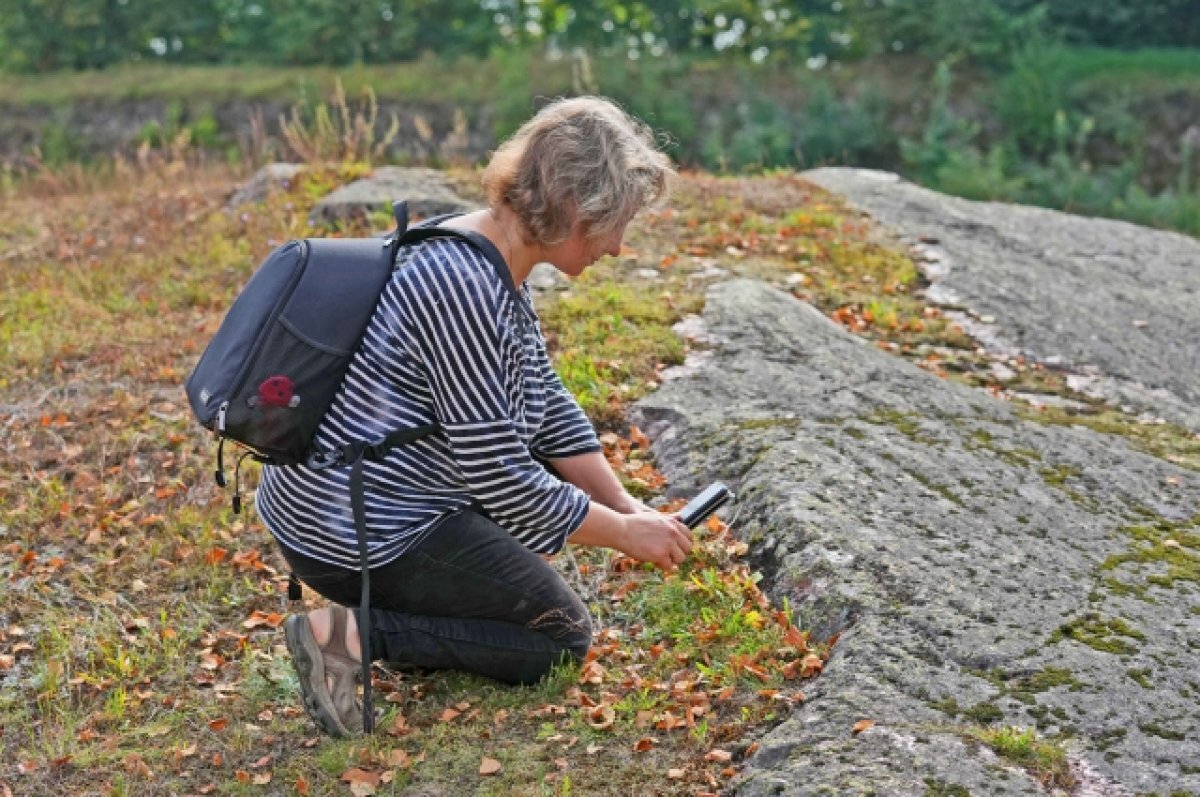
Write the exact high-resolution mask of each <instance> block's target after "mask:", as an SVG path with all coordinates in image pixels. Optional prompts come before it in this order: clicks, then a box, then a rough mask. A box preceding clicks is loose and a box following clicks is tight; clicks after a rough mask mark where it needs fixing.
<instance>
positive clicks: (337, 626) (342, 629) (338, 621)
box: [321, 604, 354, 661]
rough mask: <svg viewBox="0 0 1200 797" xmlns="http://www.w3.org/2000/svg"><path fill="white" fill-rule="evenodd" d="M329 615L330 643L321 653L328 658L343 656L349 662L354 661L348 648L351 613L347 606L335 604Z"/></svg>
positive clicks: (326, 644) (327, 643)
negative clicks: (347, 622)
mask: <svg viewBox="0 0 1200 797" xmlns="http://www.w3.org/2000/svg"><path fill="white" fill-rule="evenodd" d="M329 614H330V632H329V641H328V642H326V643H325V647H324V648H322V649H321V652H322V653H323V654H325V655H326V656H341V657H343V658H345V659H347V660H348V661H354V657H353V656H351V655H350V649H349V648H348V647H346V616H347V615H348V614H349V612H348V611H347V610H346V607H345V606H341V605H339V604H333V605H332V606H331V607H330V613H329Z"/></svg>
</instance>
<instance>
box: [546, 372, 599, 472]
mask: <svg viewBox="0 0 1200 797" xmlns="http://www.w3.org/2000/svg"><path fill="white" fill-rule="evenodd" d="M542 381H543V384H545V386H546V417H545V418H544V419H543V420H542V425H541V428H539V429H538V431H537V434H535V435H534V437H533V442H532V444H531V445H530V447H531V448H532V449H533V451H534V452H535V453H536V454H537V455H538V456H539V457H541V458H542V459H560V458H563V457H573V456H575V455H576V454H586V453H588V452H590V451H602V450H603V449H602V448H601V446H600V441H599V440H597V439H596V431H595V429H593V428H592V423H591V421H589V420H588V418H587V416H586V415H584V414H583V410H582V409H581V408H580V407H579V402H577V401H576V400H575V397H574V396H572V395H571V391H569V390H567V388H566V386H565V385H564V384H563V383H562V380H561V379H559V377H558V374H556V373H555V372H554V368H553V367H552V366H551V365H550V358H549V357H546V356H544V350H543V359H542Z"/></svg>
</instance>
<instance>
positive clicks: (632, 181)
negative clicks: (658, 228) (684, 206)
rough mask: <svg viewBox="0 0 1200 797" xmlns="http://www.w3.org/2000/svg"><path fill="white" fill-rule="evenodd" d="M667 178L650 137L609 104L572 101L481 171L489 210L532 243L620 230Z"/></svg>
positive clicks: (539, 118) (666, 165)
mask: <svg viewBox="0 0 1200 797" xmlns="http://www.w3.org/2000/svg"><path fill="white" fill-rule="evenodd" d="M671 174H673V169H672V167H671V162H670V160H669V159H668V158H667V156H666V155H665V154H663V153H662V152H660V151H659V150H658V148H657V147H656V146H655V141H654V134H653V132H652V131H651V130H650V128H649V127H647V126H646V125H645V124H644V123H642V122H640V121H638V120H636V119H634V118H633V117H631V116H629V115H628V114H626V113H625V112H624V111H623V110H621V109H620V108H619V107H617V105H616V104H615V103H613V102H612V101H611V100H607V99H603V98H600V97H576V98H572V99H563V100H556V101H555V102H552V103H550V104H549V105H547V106H546V107H544V108H542V110H541V111H539V112H538V113H537V115H536V116H534V117H533V118H532V119H530V120H529V121H527V122H526V123H525V124H523V125H522V126H521V128H520V129H519V130H518V131H517V132H516V133H515V134H513V136H512V138H510V139H508V140H507V141H505V142H504V143H503V144H501V145H500V148H499V149H498V150H497V151H496V153H495V155H493V156H492V160H491V163H489V164H488V167H487V169H485V170H484V173H483V187H484V190H485V191H486V192H487V198H488V204H489V205H491V207H492V208H499V207H502V206H507V207H508V208H509V209H510V210H512V211H513V213H515V214H516V217H517V218H518V219H519V220H520V222H521V224H522V226H523V227H524V229H525V232H526V234H527V235H528V236H530V237H531V238H532V239H533V242H535V243H538V244H545V245H554V244H558V243H561V242H562V241H564V240H566V238H567V237H568V236H569V235H570V234H571V231H572V228H573V227H574V226H575V225H576V224H579V225H580V226H581V227H582V228H583V230H584V232H585V233H586V235H587V236H589V237H603V236H609V235H612V234H614V233H616V232H618V231H620V230H623V229H624V227H625V225H626V224H628V223H629V220H630V219H632V218H633V216H634V215H635V214H636V213H637V212H638V211H640V210H641V209H643V208H644V207H646V206H647V205H649V204H650V203H652V202H654V201H655V200H656V199H658V198H659V197H661V196H662V195H663V194H664V193H666V190H667V181H668V179H669V178H670V176H671Z"/></svg>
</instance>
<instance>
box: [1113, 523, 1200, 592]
mask: <svg viewBox="0 0 1200 797" xmlns="http://www.w3.org/2000/svg"><path fill="white" fill-rule="evenodd" d="M1198 528H1200V515H1198V516H1196V517H1193V518H1191V519H1189V520H1185V521H1182V522H1172V521H1169V520H1166V519H1164V518H1157V519H1155V520H1154V521H1153V522H1151V523H1142V524H1137V525H1132V526H1126V527H1124V528H1123V529H1122V531H1124V532H1125V533H1126V534H1128V535H1129V536H1130V537H1132V538H1133V540H1134V541H1135V545H1134V546H1133V547H1131V548H1130V550H1128V551H1125V552H1123V553H1118V554H1113V555H1112V556H1109V557H1108V558H1107V559H1105V560H1104V561H1103V562H1102V563H1101V564H1100V570H1101V571H1106V570H1115V569H1117V568H1119V567H1121V566H1122V565H1126V564H1135V565H1151V566H1154V567H1155V568H1156V569H1157V570H1158V572H1155V573H1153V574H1152V575H1148V576H1146V578H1145V580H1144V582H1143V583H1141V584H1136V583H1134V584H1131V583H1128V582H1124V581H1120V580H1118V579H1116V578H1110V579H1108V580H1107V581H1106V582H1105V583H1106V585H1107V586H1109V587H1110V589H1111V590H1112V591H1113V592H1115V593H1117V594H1127V593H1133V594H1136V595H1137V596H1138V597H1141V598H1144V599H1147V600H1148V599H1149V598H1148V596H1147V594H1146V592H1147V585H1154V586H1157V587H1162V588H1164V589H1173V588H1174V587H1175V585H1176V583H1177V582H1179V581H1186V582H1190V583H1200V533H1197V529H1198ZM1164 570H1165V572H1163V571H1164Z"/></svg>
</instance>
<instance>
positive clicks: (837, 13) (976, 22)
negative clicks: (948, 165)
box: [0, 0, 1200, 72]
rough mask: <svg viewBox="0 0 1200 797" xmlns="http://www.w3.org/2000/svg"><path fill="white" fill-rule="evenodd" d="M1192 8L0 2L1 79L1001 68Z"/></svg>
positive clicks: (530, 1)
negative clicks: (305, 68)
mask: <svg viewBox="0 0 1200 797" xmlns="http://www.w3.org/2000/svg"><path fill="white" fill-rule="evenodd" d="M1197 3H1198V0H1141V2H1138V3H1130V2H1128V0H1055V2H1049V1H1048V0H592V2H586V3H584V2H577V1H576V0H192V2H189V3H176V2H173V0H0V68H3V69H8V70H16V71H27V72H42V71H49V70H56V69H102V68H105V67H108V66H112V65H115V64H120V63H123V62H128V61H137V60H157V61H162V62H177V63H193V64H212V63H262V64H272V65H308V64H328V65H339V66H341V65H347V64H356V63H392V62H397V61H405V60H411V59H415V58H418V57H419V56H420V55H421V54H422V53H424V52H433V53H436V54H438V55H440V56H447V57H451V58H453V57H457V56H461V55H466V54H478V55H484V54H487V53H488V52H491V51H493V50H495V49H497V48H512V47H543V48H546V49H549V50H550V51H552V52H573V51H576V50H578V49H583V50H587V51H592V52H603V53H609V54H620V55H624V56H627V57H629V58H631V59H642V58H655V57H661V56H664V55H666V54H688V55H712V54H714V53H722V54H726V55H729V56H732V57H745V58H749V59H751V60H753V61H764V60H767V59H776V60H780V59H788V60H793V61H802V60H804V59H807V58H818V59H820V58H822V57H825V58H840V59H847V58H855V57H858V56H861V55H867V54H873V53H881V52H896V51H904V52H909V53H913V52H915V53H921V54H924V55H927V56H929V57H931V58H933V59H943V58H949V59H951V60H954V59H957V58H969V59H973V60H976V61H979V62H981V63H984V64H987V63H999V62H1003V61H1004V59H1006V58H1007V57H1008V54H1009V53H1010V52H1011V51H1012V50H1013V48H1014V47H1016V46H1017V45H1019V44H1020V43H1021V42H1023V41H1026V40H1028V38H1029V37H1030V36H1033V35H1039V36H1046V37H1049V38H1055V39H1062V40H1064V41H1067V42H1070V43H1078V44H1095V45H1100V46H1109V47H1113V46H1126V47H1135V46H1200V9H1198V8H1197Z"/></svg>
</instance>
